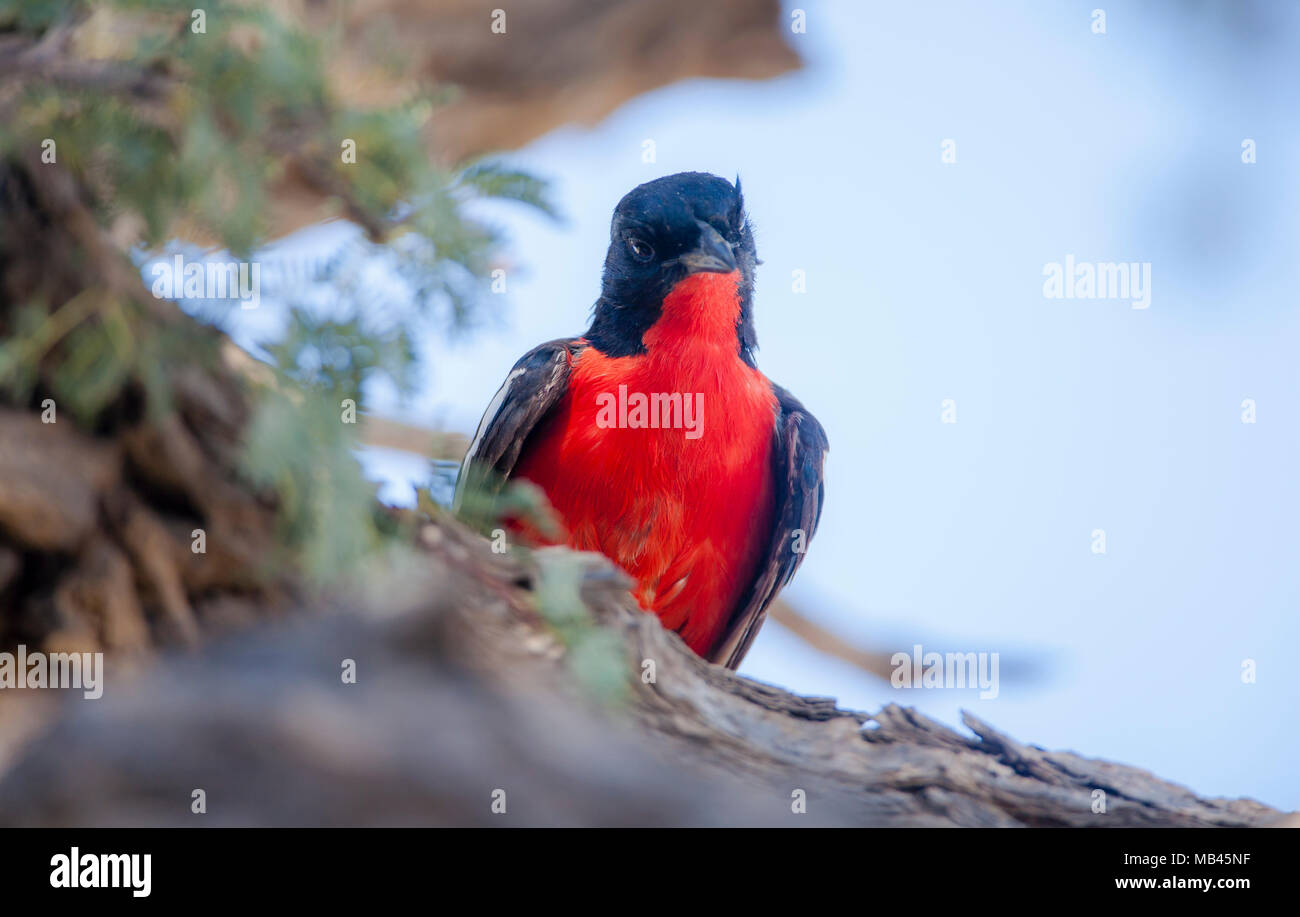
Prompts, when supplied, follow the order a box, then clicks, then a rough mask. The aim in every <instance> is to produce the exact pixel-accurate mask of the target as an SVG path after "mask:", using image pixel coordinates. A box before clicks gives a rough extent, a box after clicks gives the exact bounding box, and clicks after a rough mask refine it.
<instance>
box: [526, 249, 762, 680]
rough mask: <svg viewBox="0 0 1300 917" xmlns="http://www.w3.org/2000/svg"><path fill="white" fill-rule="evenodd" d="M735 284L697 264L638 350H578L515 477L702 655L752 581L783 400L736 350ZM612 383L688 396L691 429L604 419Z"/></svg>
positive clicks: (572, 539) (615, 388)
mask: <svg viewBox="0 0 1300 917" xmlns="http://www.w3.org/2000/svg"><path fill="white" fill-rule="evenodd" d="M739 280H740V275H739V272H733V273H730V274H718V273H699V274H691V275H689V276H687V277H686V278H684V279H683V280H681V281H680V282H678V283H677V284H676V286H674V287H673V289H672V290H671V291H670V292H669V293H668V295H667V296H666V297H665V299H664V304H663V314H662V317H661V318H660V319H659V321H658V322H657V323H656V324H655V326H654V327H653V328H651V329H650V330H649V331H647V332H646V334H645V343H646V348H647V349H646V352H644V353H641V354H636V355H633V356H625V357H610V356H607V355H605V354H603V353H601V352H600V351H599V350H596V349H594V348H584V349H581V350H579V351H578V352H577V353H576V354H574V355H572V356H571V357H570V361H571V368H570V375H569V383H568V391H567V392H566V394H565V396H564V397H563V399H562V400H561V401H560V402H559V404H557V405H556V407H555V409H554V410H553V411H552V413H551V415H550V416H549V417H548V418H547V420H546V421H545V422H544V423H543V424H542V425H541V426H540V427H539V428H538V430H537V431H536V432H535V433H534V434H533V435H532V437H530V439H529V440H528V442H527V444H526V445H525V447H524V450H523V452H522V453H521V455H520V457H519V463H518V465H517V466H516V468H515V472H514V475H513V476H514V477H520V478H526V479H528V480H530V481H532V482H534V483H535V484H537V485H538V486H540V487H541V488H542V489H543V491H545V493H546V495H547V497H548V499H549V500H550V501H551V504H552V505H553V506H554V507H555V509H556V510H557V511H558V513H559V514H560V516H561V518H562V520H563V522H564V524H565V527H566V541H567V543H568V544H569V545H570V546H571V547H574V548H576V549H579V550H589V551H599V552H601V553H603V554H605V555H606V556H608V557H610V558H611V559H613V560H614V561H615V562H617V563H618V564H619V565H620V566H621V567H622V568H623V569H624V570H626V571H627V572H628V573H629V574H630V575H631V576H632V577H633V578H634V579H635V580H636V583H637V586H636V597H637V600H638V601H639V602H640V603H641V605H642V607H644V608H645V609H647V610H648V611H652V612H654V613H655V614H656V615H658V616H659V619H660V620H661V621H662V622H663V624H664V626H665V627H668V628H670V629H672V630H675V631H677V632H678V633H680V634H681V635H682V638H683V639H684V640H685V641H686V643H687V644H688V645H689V646H690V647H691V649H693V650H694V651H695V652H697V653H699V654H701V655H706V654H707V653H708V651H709V650H710V649H711V648H712V647H713V646H714V644H715V642H716V641H717V639H718V637H719V635H720V634H721V631H722V629H723V627H724V626H725V625H726V623H727V618H728V616H729V614H730V613H731V612H732V610H733V609H734V608H735V607H736V605H737V603H738V602H739V601H740V600H741V598H742V596H743V593H744V592H745V590H746V589H747V588H748V586H749V584H750V583H751V582H752V581H753V579H754V576H755V572H756V568H757V567H758V565H759V563H760V562H761V560H762V556H763V553H764V551H765V549H766V548H767V545H768V541H769V539H770V533H771V528H772V524H773V520H772V516H773V511H774V496H773V471H772V449H773V437H774V432H775V423H776V416H777V403H776V397H775V395H774V394H773V391H772V385H771V383H770V382H768V380H767V379H766V377H764V376H763V374H762V373H760V372H759V371H758V370H757V369H755V368H753V367H751V366H749V365H747V364H746V363H745V362H743V361H742V360H741V359H740V357H739V355H738V353H737V348H736V322H737V319H738V316H739V312H740V301H739V297H738V292H737V285H738V283H739ZM620 386H626V390H625V391H626V392H628V393H644V394H646V395H650V394H652V393H682V394H683V395H684V394H692V395H695V396H696V397H697V402H696V419H697V420H698V421H699V422H700V427H699V436H698V438H689V437H688V436H687V435H686V433H687V431H686V430H685V429H681V428H677V429H644V428H626V427H618V426H614V427H611V426H608V425H607V424H605V425H603V424H601V423H599V422H598V414H599V412H600V410H601V406H602V403H606V404H607V403H608V397H609V396H616V395H617V393H618V392H619V388H620ZM602 395H605V396H607V397H606V398H604V399H602V397H601V396H602Z"/></svg>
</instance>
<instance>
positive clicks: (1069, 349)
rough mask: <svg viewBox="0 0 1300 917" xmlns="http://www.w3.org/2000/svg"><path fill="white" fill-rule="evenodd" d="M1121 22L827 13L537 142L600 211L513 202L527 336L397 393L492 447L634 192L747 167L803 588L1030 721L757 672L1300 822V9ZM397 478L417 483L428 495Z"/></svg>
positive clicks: (583, 311) (440, 368)
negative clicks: (800, 438) (979, 684)
mask: <svg viewBox="0 0 1300 917" xmlns="http://www.w3.org/2000/svg"><path fill="white" fill-rule="evenodd" d="M1098 5H1100V4H1097V3H1095V2H1091V0H1090V2H1086V3H1078V2H1074V3H1069V2H1066V3H1052V4H1042V3H1021V4H1015V3H1007V4H1003V6H1004V8H1005V11H1004V12H1001V13H992V12H989V11H988V9H987V8H986V6H985V5H984V4H974V3H964V2H952V3H871V4H860V3H850V2H842V3H827V4H817V3H813V2H809V3H806V4H804V6H805V8H806V9H808V20H807V22H808V32H807V34H806V35H802V36H791V40H792V42H793V43H794V44H795V45H796V46H797V47H798V48H799V50H800V51H801V52H802V53H803V54H804V55H805V57H806V58H807V60H808V68H807V69H806V70H805V71H804V72H801V73H798V74H795V75H792V76H790V77H787V78H783V79H780V80H775V81H769V82H765V83H740V82H722V81H697V82H690V83H684V84H679V85H676V86H673V87H669V88H667V89H664V90H661V91H658V92H655V93H652V94H649V95H647V96H644V97H641V98H639V99H636V100H634V101H632V102H631V103H629V104H627V105H626V106H624V107H623V108H621V109H620V110H619V111H617V112H616V113H615V114H614V115H613V116H612V117H610V118H609V119H607V120H606V121H605V122H603V123H602V124H600V125H599V126H597V127H596V128H595V129H594V130H585V129H578V128H566V129H563V130H559V131H556V132H554V133H552V134H551V135H549V136H547V137H545V138H543V139H541V140H540V141H538V142H536V143H534V144H532V145H531V146H529V147H528V148H527V149H525V150H523V151H521V152H520V153H518V154H516V155H513V156H511V157H510V158H509V159H510V161H511V162H513V163H517V164H519V165H521V166H523V167H525V168H526V169H528V170H530V171H531V172H533V173H534V174H537V175H539V176H541V177H544V178H546V179H548V180H550V181H551V183H552V186H553V196H554V199H555V200H556V201H557V202H558V203H559V205H560V207H561V209H562V210H563V212H564V213H565V215H566V217H567V222H566V224H565V225H555V224H552V223H549V222H547V221H545V220H544V219H542V218H539V217H536V216H534V215H532V214H531V213H528V212H525V211H523V210H521V209H519V208H514V207H494V208H492V209H491V211H490V213H491V215H492V217H493V218H494V219H496V220H499V221H500V222H501V223H503V224H504V225H505V226H506V227H508V229H509V232H510V238H511V241H510V249H509V252H508V256H509V258H510V259H511V260H512V262H513V263H515V264H517V265H518V267H517V269H513V270H512V271H511V273H510V275H509V277H508V283H509V291H508V294H507V295H506V296H504V297H500V298H491V299H489V301H488V303H487V305H488V306H489V307H497V315H496V319H495V320H494V322H493V324H491V325H490V326H489V327H486V328H484V329H481V330H480V331H479V332H477V333H475V334H474V335H472V336H470V337H469V338H467V339H463V340H460V341H456V342H447V341H442V340H431V341H429V342H428V354H427V358H428V364H429V368H428V372H427V378H426V384H425V386H424V387H423V390H422V391H423V393H422V394H421V396H420V397H419V398H418V399H417V400H416V402H415V403H414V404H406V405H398V404H394V403H392V402H391V400H390V399H388V398H387V397H386V396H385V394H384V393H383V392H376V393H375V401H374V404H373V406H374V407H375V408H376V409H377V410H379V411H380V412H382V413H388V414H390V415H393V416H399V417H404V418H406V419H410V420H413V421H416V422H422V423H436V424H437V425H439V426H443V427H446V428H451V429H460V430H463V431H466V432H472V430H473V428H474V426H475V425H476V423H477V421H478V419H479V415H480V413H481V411H482V409H483V407H484V406H485V405H486V404H487V403H488V401H489V399H490V398H491V396H492V394H493V392H494V391H495V390H496V388H497V386H498V385H499V384H500V382H501V380H502V379H503V378H504V377H505V375H506V372H507V371H508V369H509V367H510V365H511V364H512V363H513V362H514V361H515V360H516V359H517V358H518V357H519V356H520V355H521V354H523V352H524V351H526V350H527V349H529V348H530V347H532V346H533V345H535V344H537V343H540V342H541V341H544V340H549V339H551V338H555V337H560V336H567V335H574V334H577V333H579V332H581V331H582V330H583V329H584V328H585V327H586V323H587V320H588V316H589V310H590V307H591V304H592V302H593V301H594V300H595V298H596V296H597V293H598V290H599V281H600V267H601V264H602V262H603V258H604V252H605V247H606V245H607V243H608V231H609V218H610V213H611V211H612V210H613V207H614V204H615V203H616V202H617V201H618V199H619V198H620V197H621V196H622V195H623V194H624V193H625V192H626V191H628V190H629V189H630V188H632V187H633V186H634V185H636V184H639V183H640V182H643V181H646V180H649V179H651V178H654V177H657V176H660V175H664V174H668V173H671V172H676V171H684V170H701V171H712V172H716V173H718V174H720V175H723V176H725V177H728V178H732V177H734V176H735V175H736V173H737V172H739V173H740V174H741V176H742V178H743V182H744V187H745V194H746V199H747V202H748V205H749V210H750V213H751V215H752V218H753V220H754V223H755V225H756V229H757V239H758V247H759V256H760V257H761V258H763V259H764V261H765V264H764V265H762V266H761V267H760V268H759V272H758V285H757V293H756V300H755V302H756V314H757V323H758V334H759V342H760V344H761V349H760V351H759V355H758V356H759V364H760V367H761V368H762V369H763V370H764V372H766V373H767V374H768V375H769V376H771V377H772V378H773V379H775V380H776V381H778V382H780V383H781V384H782V385H784V386H786V387H787V388H789V389H790V390H791V391H793V392H794V393H795V394H796V395H798V396H799V397H800V398H801V399H802V400H803V401H804V402H805V404H807V405H808V406H809V408H810V409H811V410H812V411H813V412H814V413H816V415H817V416H818V417H819V418H820V419H821V421H822V423H823V424H824V425H825V426H826V428H827V430H828V432H829V435H830V441H831V453H830V458H829V469H828V484H827V505H826V509H825V513H824V516H823V519H822V525H821V529H820V531H819V533H818V536H817V538H816V540H815V541H814V543H813V546H812V548H811V550H810V553H809V556H808V559H807V562H806V563H805V564H804V566H803V568H802V569H801V571H800V573H799V575H798V576H797V577H796V580H795V583H794V584H793V586H792V587H791V590H790V595H791V596H792V598H794V599H795V600H796V601H797V602H798V604H799V605H800V606H801V607H802V608H804V609H805V610H806V611H808V612H809V613H813V614H815V616H816V617H817V618H818V619H820V620H822V621H824V622H825V623H827V624H828V625H830V626H832V627H834V628H835V629H836V630H838V631H840V632H841V633H843V634H845V635H846V636H848V637H851V638H854V639H857V640H860V641H861V642H863V643H864V644H869V645H874V646H885V647H888V648H890V649H896V648H897V649H909V648H910V647H911V646H912V644H914V643H921V644H923V645H924V647H925V648H926V649H927V650H937V651H940V652H945V651H961V652H965V651H982V650H987V651H997V652H1000V653H1001V654H1002V666H1003V672H1002V685H1001V694H1000V696H999V697H998V698H997V699H996V700H980V699H979V698H978V696H977V693H976V692H974V691H952V690H894V689H891V688H890V687H889V686H888V685H885V684H883V683H880V682H877V681H875V680H872V679H871V678H869V677H868V676H866V675H863V674H861V673H859V672H857V671H855V670H853V669H850V668H848V667H846V666H843V665H840V664H838V663H835V662H833V661H829V660H827V659H826V658H824V657H822V656H820V655H818V654H815V653H813V652H812V651H811V650H808V649H806V648H804V647H803V646H802V645H801V644H800V643H799V642H798V641H797V640H795V639H794V638H792V637H791V636H790V635H789V634H787V633H785V632H783V631H782V630H781V629H780V628H779V627H778V626H776V625H773V624H769V625H768V626H767V628H766V629H765V630H764V631H763V633H762V635H761V636H760V637H759V639H758V641H757V642H756V644H755V646H754V649H753V651H752V652H751V654H750V656H749V658H748V659H747V660H746V663H745V665H744V667H743V668H742V671H743V672H744V673H745V674H748V675H750V676H753V677H755V678H759V679H762V680H765V681H771V682H775V683H778V684H782V685H785V686H787V687H790V688H792V689H795V690H798V691H801V692H804V693H811V694H827V695H833V696H836V697H838V698H839V699H840V701H841V703H842V704H844V705H846V706H851V707H856V708H861V709H866V710H872V709H876V708H878V707H879V706H880V705H881V704H884V703H888V702H897V703H902V704H910V705H915V706H916V707H918V708H919V709H920V710H921V711H922V712H924V713H926V714H928V715H930V716H933V717H936V718H938V719H940V720H942V721H944V722H947V723H949V724H953V725H956V724H957V723H958V722H959V720H958V716H959V712H958V711H959V709H961V708H967V709H970V710H971V711H972V712H973V713H975V715H977V716H979V717H980V718H982V719H985V720H987V721H989V722H990V723H992V724H993V725H995V726H996V727H998V728H999V729H1001V730H1003V731H1005V732H1008V733H1010V734H1011V735H1013V736H1015V737H1016V738H1019V739H1021V740H1023V741H1032V742H1034V743H1036V744H1041V745H1043V746H1046V747H1050V748H1071V749H1074V750H1076V751H1078V752H1080V753H1082V754H1085V755H1089V756H1098V757H1106V758H1111V759H1115V760H1118V761H1123V762H1126V763H1130V764H1134V765H1138V766H1141V767H1144V768H1149V769H1150V770H1152V771H1154V772H1156V773H1157V774H1159V775H1161V776H1163V777H1167V778H1170V779H1174V780H1177V781H1179V782H1183V783H1186V784H1187V785H1189V786H1190V787H1192V788H1193V789H1195V790H1196V791H1198V792H1200V793H1204V794H1209V795H1226V796H1237V795H1249V796H1254V797H1256V798H1258V799H1260V800H1262V801H1264V802H1267V803H1269V804H1272V805H1275V806H1279V807H1282V808H1297V807H1300V781H1298V780H1297V779H1296V773H1297V770H1298V769H1300V767H1298V765H1300V731H1298V730H1297V725H1298V723H1297V715H1296V711H1297V707H1300V667H1298V666H1297V664H1296V659H1295V657H1296V654H1297V652H1300V615H1298V614H1297V610H1298V605H1300V563H1298V562H1297V556H1298V555H1300V529H1298V528H1297V520H1298V519H1300V484H1298V483H1297V450H1296V445H1297V435H1296V431H1297V429H1298V426H1297V421H1300V402H1298V400H1297V398H1298V396H1300V392H1298V391H1297V388H1298V387H1300V386H1298V385H1297V382H1298V380H1300V372H1297V369H1296V361H1297V354H1298V353H1300V308H1298V305H1300V304H1298V303H1297V294H1298V291H1300V284H1297V258H1296V252H1297V243H1298V242H1300V207H1298V206H1297V204H1300V201H1298V200H1297V197H1298V189H1300V182H1298V181H1297V178H1298V177H1300V176H1298V175H1297V171H1298V168H1297V163H1300V156H1297V153H1298V150H1297V145H1298V141H1300V125H1298V124H1297V119H1296V113H1297V109H1296V104H1295V103H1296V94H1297V92H1298V91H1300V90H1298V89H1297V87H1300V78H1298V77H1300V65H1298V64H1297V55H1296V53H1295V52H1296V50H1297V45H1298V44H1300V15H1298V14H1300V5H1295V4H1289V3H1281V2H1279V3H1277V4H1273V5H1264V4H1260V5H1258V6H1254V5H1250V4H1241V5H1238V4H1227V3H1223V4H1211V3H1206V4H1201V5H1197V4H1186V5H1182V6H1178V7H1175V6H1173V5H1156V6H1154V7H1153V6H1151V5H1147V9H1145V10H1142V9H1139V8H1138V7H1137V6H1136V5H1134V4H1128V3H1117V2H1111V3H1106V4H1104V6H1105V9H1106V12H1107V17H1108V18H1107V34H1105V35H1094V34H1093V33H1092V32H1091V29H1090V11H1091V10H1092V9H1093V8H1094V7H1095V6H1098ZM1234 7H1236V9H1235V10H1234ZM1241 7H1249V8H1252V9H1258V10H1259V13H1258V15H1255V14H1252V15H1250V16H1247V15H1246V14H1245V13H1244V12H1243V10H1242V9H1241ZM1248 137H1249V138H1253V139H1254V140H1255V141H1256V142H1257V144H1258V163H1257V164H1255V165H1243V164H1242V162H1241V158H1240V154H1241V142H1242V140H1243V138H1248ZM647 138H649V139H653V140H654V141H655V144H656V147H657V161H656V162H655V163H653V164H645V163H643V162H642V159H641V150H642V141H643V140H645V139H647ZM945 138H952V139H953V140H955V141H956V146H957V162H956V163H955V164H951V165H947V164H943V163H942V162H941V161H940V143H941V141H943V140H944V139H945ZM346 232H347V230H346V229H344V228H340V227H337V226H336V227H324V228H320V229H316V230H312V231H310V232H309V233H308V234H307V235H306V236H304V237H302V238H300V239H295V240H294V241H293V243H292V244H293V245H295V246H297V245H303V246H307V247H308V248H311V249H318V248H319V249H321V250H325V249H328V248H330V247H331V240H333V241H335V242H336V241H337V240H338V238H340V237H341V234H343V233H346ZM1067 254H1072V255H1074V257H1075V259H1076V260H1079V261H1128V262H1132V261H1138V262H1151V264H1152V269H1151V270H1152V302H1151V306H1150V308H1149V309H1147V310H1145V311H1140V310H1134V309H1131V308H1130V307H1129V305H1128V303H1126V302H1120V301H1106V300H1049V299H1045V298H1044V296H1043V276H1042V270H1043V265H1044V264H1045V263H1047V262H1053V261H1064V259H1065V256H1066V255H1067ZM796 268H800V269H803V270H804V271H806V273H807V293H806V294H803V295H798V294H795V293H792V292H791V283H790V278H791V271H792V270H794V269H796ZM264 311H265V310H264ZM241 318H245V319H246V318H247V316H241ZM267 318H270V316H267ZM945 398H952V399H955V401H956V402H957V416H958V422H957V423H956V424H941V423H940V404H941V402H942V400H943V399H945ZM1245 398H1253V399H1255V400H1256V402H1257V404H1258V422H1257V423H1256V424H1254V425H1245V424H1242V423H1241V419H1240V415H1241V407H1240V405H1241V402H1242V400H1243V399H1245ZM368 467H369V468H370V469H371V470H372V472H373V473H376V474H379V475H382V476H384V477H385V478H387V479H388V480H389V484H390V486H389V487H388V488H387V490H386V494H387V495H388V496H390V497H391V498H392V499H396V500H405V499H409V493H410V492H409V486H408V482H409V481H410V480H411V479H413V478H414V479H417V480H418V479H420V478H422V477H423V475H424V471H423V467H422V463H421V462H420V461H418V460H415V459H410V458H403V457H400V456H395V455H392V454H384V455H380V454H372V455H371V456H370V458H369V461H368ZM1095 528H1102V529H1105V531H1106V541H1107V553H1106V554H1105V555H1104V556H1103V555H1094V554H1093V553H1092V552H1091V549H1090V545H1091V532H1092V530H1093V529H1095ZM1246 658H1250V659H1254V660H1256V663H1257V665H1258V682H1257V683H1256V684H1253V685H1247V684H1243V683H1242V681H1241V677H1240V671H1241V666H1242V660H1243V659H1246ZM1013 662H1017V663H1025V664H1026V665H1027V666H1029V667H1030V668H1031V669H1032V670H1033V671H1030V672H1024V671H1021V672H1020V673H1017V672H1015V671H1012V663H1013Z"/></svg>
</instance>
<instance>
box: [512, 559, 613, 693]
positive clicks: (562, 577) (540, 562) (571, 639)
mask: <svg viewBox="0 0 1300 917" xmlns="http://www.w3.org/2000/svg"><path fill="white" fill-rule="evenodd" d="M533 558H534V559H535V560H536V562H537V568H538V582H537V592H536V596H537V610H538V611H539V612H541V615H542V617H543V618H545V619H546V621H547V623H548V624H550V626H551V628H552V629H553V630H554V632H555V634H556V635H557V636H558V637H559V638H560V640H561V641H562V642H563V643H564V645H565V646H566V647H567V648H568V650H569V665H570V667H571V668H572V670H573V673H574V675H575V676H576V677H577V679H578V682H579V683H580V684H581V685H582V686H583V687H584V688H585V689H586V690H587V691H588V692H589V693H590V694H591V695H593V696H594V697H596V698H599V699H601V700H603V701H605V702H608V703H618V702H619V701H621V700H623V699H624V698H625V697H626V696H627V692H628V688H629V685H628V681H627V678H628V672H627V667H626V663H625V661H624V656H623V647H622V645H621V643H620V642H619V640H618V638H617V637H616V636H615V635H614V634H613V633H611V632H609V631H607V630H602V629H600V628H599V627H597V626H596V621H595V619H594V618H593V617H592V614H591V610H590V609H588V608H587V606H586V604H585V603H584V602H583V601H582V580H583V577H584V575H585V572H586V569H587V567H588V564H589V561H588V560H587V559H585V558H584V557H583V556H582V555H581V554H575V553H571V552H567V551H565V552H557V551H537V552H534V553H533Z"/></svg>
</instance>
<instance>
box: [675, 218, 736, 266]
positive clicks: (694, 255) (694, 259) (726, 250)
mask: <svg viewBox="0 0 1300 917" xmlns="http://www.w3.org/2000/svg"><path fill="white" fill-rule="evenodd" d="M695 222H696V223H697V224H699V227H700V241H699V243H698V244H697V245H696V246H695V248H693V249H692V250H690V251H688V252H686V254H684V255H682V256H681V257H680V258H678V259H677V263H678V264H682V265H685V267H686V273H688V274H698V273H701V272H704V271H707V272H709V273H713V274H730V273H731V272H732V271H734V270H735V269H736V254H735V252H733V251H732V250H731V246H730V245H729V244H728V243H727V240H726V239H724V238H722V235H721V234H720V233H719V232H718V231H717V230H716V229H714V228H713V227H712V226H710V225H709V224H708V223H705V222H704V221H703V220H696V221H695Z"/></svg>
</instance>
